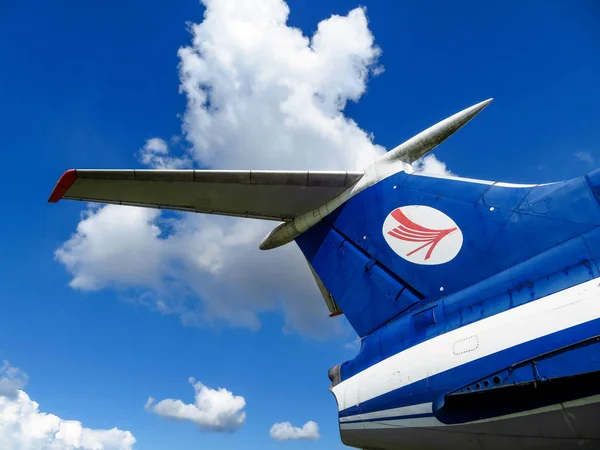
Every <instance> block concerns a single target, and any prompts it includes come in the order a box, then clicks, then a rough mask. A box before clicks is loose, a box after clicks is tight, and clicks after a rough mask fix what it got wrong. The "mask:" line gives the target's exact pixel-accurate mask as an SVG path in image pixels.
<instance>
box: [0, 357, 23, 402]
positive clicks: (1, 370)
mask: <svg viewBox="0 0 600 450" xmlns="http://www.w3.org/2000/svg"><path fill="white" fill-rule="evenodd" d="M27 379H28V377H27V374H26V373H25V372H23V371H22V370H21V369H19V368H18V367H13V366H11V365H10V363H9V362H8V361H6V360H4V361H3V362H2V367H0V397H7V398H10V399H15V398H17V397H18V396H19V389H23V388H24V387H25V385H26V384H27Z"/></svg>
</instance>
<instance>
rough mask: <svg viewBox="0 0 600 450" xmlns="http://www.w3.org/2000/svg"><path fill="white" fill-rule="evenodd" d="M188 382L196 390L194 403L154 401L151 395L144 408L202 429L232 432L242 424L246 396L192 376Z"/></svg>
mask: <svg viewBox="0 0 600 450" xmlns="http://www.w3.org/2000/svg"><path fill="white" fill-rule="evenodd" d="M189 382H190V383H191V384H192V386H193V387H194V391H195V392H196V393H195V395H194V403H193V404H186V403H184V402H182V401H181V400H173V399H170V398H168V399H165V400H161V401H160V402H158V403H155V400H154V399H153V398H152V397H149V398H148V401H147V402H146V406H145V408H146V410H148V411H152V412H154V413H156V414H158V415H159V416H161V417H164V418H165V419H173V420H178V421H190V422H193V423H195V424H196V425H198V427H200V428H201V429H203V430H209V431H220V432H233V431H236V430H238V429H240V428H241V427H242V425H244V422H245V421H246V413H245V412H244V411H243V409H244V407H245V406H246V400H245V399H244V397H241V396H239V395H233V393H231V392H230V391H228V390H227V389H224V388H218V389H211V388H209V387H207V386H205V385H203V384H202V383H200V382H199V381H198V382H196V380H195V379H194V378H190V379H189Z"/></svg>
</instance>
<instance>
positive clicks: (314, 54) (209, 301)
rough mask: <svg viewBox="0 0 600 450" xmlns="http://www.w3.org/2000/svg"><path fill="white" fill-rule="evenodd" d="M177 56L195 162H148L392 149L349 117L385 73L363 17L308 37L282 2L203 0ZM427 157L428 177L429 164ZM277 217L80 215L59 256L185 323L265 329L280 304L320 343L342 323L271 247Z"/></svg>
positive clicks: (277, 161)
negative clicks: (268, 240)
mask: <svg viewBox="0 0 600 450" xmlns="http://www.w3.org/2000/svg"><path fill="white" fill-rule="evenodd" d="M203 3H204V5H205V6H206V12H205V15H204V21H203V22H202V23H199V24H192V25H190V32H191V38H192V41H191V43H190V45H187V46H185V47H183V48H181V49H180V50H179V58H180V64H179V72H180V80H181V85H180V89H181V91H182V92H183V93H184V94H185V95H186V98H187V109H186V111H185V114H184V116H183V120H182V129H183V133H184V137H185V139H186V140H187V143H188V145H189V149H188V154H186V155H183V156H171V154H170V152H169V146H168V145H167V143H166V142H165V141H164V140H162V139H160V138H153V139H150V140H148V141H147V142H146V144H145V145H144V147H143V148H142V149H141V150H140V151H139V153H138V156H139V158H140V161H141V162H142V163H143V164H145V165H148V166H150V167H156V168H176V167H183V166H186V165H188V164H191V163H192V161H193V163H195V164H196V165H198V166H200V167H209V168H216V169H249V168H250V169H298V170H301V169H315V170H328V169H336V170H343V169H348V170H352V169H357V168H361V167H363V166H365V165H366V164H367V163H369V162H371V161H372V160H374V159H375V158H377V157H378V156H380V155H381V154H383V153H384V149H383V148H382V147H380V146H378V145H375V144H373V142H372V136H371V135H369V134H368V133H367V132H365V131H364V130H362V129H361V128H359V127H358V125H357V124H356V123H355V122H354V121H353V120H351V119H349V118H348V117H346V116H345V115H344V108H345V106H346V103H347V102H348V101H354V102H355V101H358V100H359V99H360V97H361V96H362V94H363V93H364V92H365V89H366V83H367V81H368V78H369V76H370V74H372V75H374V74H377V73H381V71H382V68H381V67H379V66H378V64H377V58H378V56H379V55H380V49H379V48H378V47H377V46H376V45H375V44H374V38H373V35H372V34H371V32H370V30H369V28H368V23H367V18H366V15H365V10H364V9H363V8H356V9H354V10H352V11H350V12H349V13H348V15H345V16H337V15H335V16H332V17H330V18H328V19H326V20H323V21H322V22H320V23H319V24H318V27H317V31H316V32H315V34H314V35H313V36H311V37H307V36H304V35H303V34H302V32H301V30H299V29H296V28H292V27H290V26H288V25H287V18H288V14H289V9H288V6H287V4H286V3H285V2H284V1H282V0H253V1H248V0H231V1H227V2H221V1H213V0H204V1H203ZM435 161H436V160H435V159H431V158H429V159H425V160H424V161H423V162H422V163H420V164H421V165H422V167H419V168H418V170H421V169H428V168H433V169H434V170H439V169H440V167H441V166H439V165H438V166H437V167H434V166H435ZM274 226H275V223H273V222H263V221H258V220H240V219H234V218H224V217H213V216H199V215H192V214H187V215H177V214H176V215H173V214H169V215H166V214H164V213H163V214H161V213H160V212H158V211H153V210H142V209H136V208H125V207H119V206H106V207H104V208H90V209H88V210H87V211H85V212H84V214H83V217H82V220H81V222H80V223H79V225H78V227H77V230H76V232H75V233H74V234H73V235H72V236H71V238H70V239H69V240H68V241H67V242H65V243H64V244H63V245H62V246H61V247H60V248H59V249H58V250H57V251H56V258H57V259H58V261H60V262H61V263H62V264H64V265H65V267H66V268H67V270H68V271H69V272H70V273H71V274H72V276H73V278H72V281H71V283H70V284H71V286H72V287H73V288H76V289H82V290H97V289H101V288H105V287H116V288H135V289H136V292H140V291H141V292H142V293H143V294H142V295H140V298H141V299H142V300H141V301H144V302H146V303H148V304H149V305H152V306H153V307H155V308H158V309H159V310H160V311H162V312H164V313H171V314H178V315H179V316H180V317H181V318H182V320H183V321H184V322H185V323H187V324H206V323H211V324H212V323H215V322H220V323H224V324H228V325H233V326H243V327H249V328H252V329H256V328H258V327H259V326H260V314H261V313H264V312H268V311H273V310H282V311H283V314H284V320H285V325H284V329H285V330H286V331H287V330H295V331H300V332H303V333H311V334H314V335H318V334H323V333H331V332H335V331H336V330H339V329H340V321H339V320H338V321H336V320H329V319H328V314H327V310H326V307H325V305H324V302H323V300H322V298H321V295H320V293H319V291H318V289H317V287H316V284H315V283H314V280H313V279H312V275H311V274H310V271H309V269H308V267H307V265H306V263H305V261H304V258H303V256H302V254H301V253H300V251H299V250H298V248H297V247H296V246H295V245H294V244H290V245H287V246H285V247H283V248H280V249H276V250H270V251H268V252H261V251H260V250H258V244H259V242H260V241H261V240H262V238H263V237H264V236H265V235H266V234H267V233H268V231H269V230H270V229H271V228H273V227H274Z"/></svg>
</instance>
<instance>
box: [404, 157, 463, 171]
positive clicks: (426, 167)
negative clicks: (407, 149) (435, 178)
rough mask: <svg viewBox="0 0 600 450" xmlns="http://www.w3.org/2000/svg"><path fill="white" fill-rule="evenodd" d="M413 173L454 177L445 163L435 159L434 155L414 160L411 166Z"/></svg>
mask: <svg viewBox="0 0 600 450" xmlns="http://www.w3.org/2000/svg"><path fill="white" fill-rule="evenodd" d="M412 167H413V169H414V170H415V172H422V173H429V174H431V175H442V176H443V175H446V176H450V175H454V174H453V173H452V172H451V171H450V170H448V169H447V168H446V163H443V162H442V161H440V160H439V159H437V158H436V157H435V156H434V155H431V154H430V155H427V156H425V157H424V158H421V159H418V160H416V161H415V162H414V163H413V164H412Z"/></svg>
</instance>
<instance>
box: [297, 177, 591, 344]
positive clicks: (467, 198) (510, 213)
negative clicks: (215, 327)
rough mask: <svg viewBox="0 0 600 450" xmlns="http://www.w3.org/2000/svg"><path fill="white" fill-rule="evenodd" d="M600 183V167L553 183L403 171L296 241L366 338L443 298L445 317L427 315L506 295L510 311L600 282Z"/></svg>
mask: <svg viewBox="0 0 600 450" xmlns="http://www.w3.org/2000/svg"><path fill="white" fill-rule="evenodd" d="M599 186H600V170H599V171H596V172H592V173H590V174H588V175H587V176H585V177H580V178H577V179H573V180H569V181H564V182H559V183H552V184H546V185H511V184H505V183H493V182H487V181H480V180H469V179H464V178H458V177H434V176H429V175H425V174H410V173H407V172H405V171H402V172H398V173H396V174H395V175H393V176H390V177H388V178H386V179H384V180H382V181H380V182H379V183H377V184H375V185H373V186H371V187H370V188H368V189H365V190H364V191H363V192H361V193H360V194H359V195H357V196H355V197H353V198H351V199H350V200H348V201H347V202H346V203H345V204H344V205H343V206H341V207H340V208H338V209H337V210H336V211H335V212H334V213H332V214H330V215H329V216H327V217H325V218H324V219H323V220H322V221H320V222H319V223H318V224H317V225H315V226H314V227H312V228H311V229H310V230H308V231H306V232H304V233H303V234H302V235H300V236H298V237H297V238H296V242H297V244H298V246H299V247H300V249H301V250H302V252H303V253H304V255H305V257H306V259H307V260H308V261H309V264H310V265H311V267H312V269H313V270H314V272H315V273H316V274H317V275H318V277H319V281H320V283H321V284H322V285H323V286H324V288H325V289H326V292H327V293H328V295H329V297H330V299H329V301H330V303H331V304H333V305H334V309H335V310H336V311H338V312H343V313H344V314H345V316H346V317H347V319H348V321H349V322H350V324H351V325H352V326H353V328H354V329H355V330H356V332H357V333H358V334H359V336H361V337H364V336H365V335H368V334H370V333H372V332H373V331H374V330H376V329H377V328H379V327H380V326H381V325H383V324H385V323H386V322H388V321H390V320H392V319H393V318H395V317H396V316H398V315H400V314H402V313H412V312H415V313H416V312H420V311H421V310H422V309H423V306H424V305H430V304H434V303H435V302H437V301H439V300H444V304H443V307H440V308H436V310H435V315H437V317H433V316H432V315H433V314H434V313H433V312H432V311H430V316H431V317H427V318H424V317H421V318H420V319H418V320H421V319H423V320H429V321H438V322H439V321H441V320H444V318H443V315H444V314H445V313H446V314H447V313H450V312H451V311H455V310H458V309H460V307H464V306H465V302H472V303H477V304H479V303H481V302H485V301H486V299H490V298H494V297H497V296H503V295H505V296H507V297H506V302H507V303H506V302H505V303H506V304H503V306H498V305H497V306H496V308H504V309H507V308H510V307H512V306H518V305H519V304H522V303H525V302H527V301H531V300H535V299H537V298H540V296H544V295H548V294H550V293H552V292H556V291H558V290H561V289H565V288H566V287H569V286H571V285H574V284H577V283H581V282H583V281H587V280H588V279H592V278H593V277H596V276H598V274H597V273H598V269H597V268H596V266H595V262H594V261H595V255H593V254H592V252H591V251H590V250H589V249H590V248H594V247H595V245H594V244H595V243H594V240H597V239H599V238H600V232H598V228H597V227H598V226H599V225H600V209H599V205H598V199H597V197H596V194H595V193H596V192H597V189H598V188H599ZM564 271H568V276H561V274H563V275H564ZM532 286H535V289H533V288H531V289H530V287H532ZM402 315H404V314H402Z"/></svg>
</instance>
